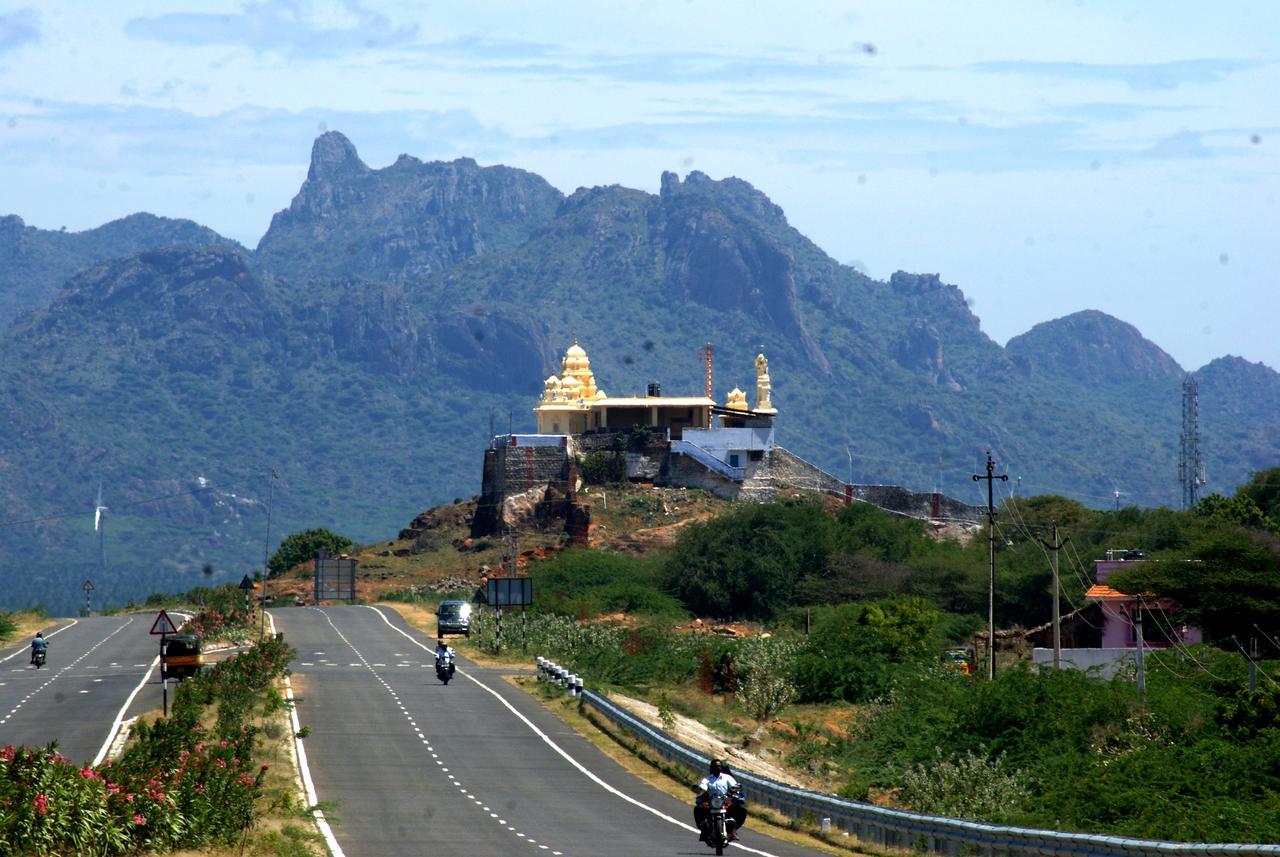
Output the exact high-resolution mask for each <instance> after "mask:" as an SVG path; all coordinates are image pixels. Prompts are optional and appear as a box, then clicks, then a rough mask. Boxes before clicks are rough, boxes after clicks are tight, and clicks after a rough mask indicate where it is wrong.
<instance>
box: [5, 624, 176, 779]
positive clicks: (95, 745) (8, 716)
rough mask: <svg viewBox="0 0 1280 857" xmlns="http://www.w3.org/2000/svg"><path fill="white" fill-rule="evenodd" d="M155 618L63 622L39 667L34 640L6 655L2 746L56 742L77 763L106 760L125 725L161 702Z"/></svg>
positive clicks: (48, 631)
mask: <svg viewBox="0 0 1280 857" xmlns="http://www.w3.org/2000/svg"><path fill="white" fill-rule="evenodd" d="M154 618H155V616H154V615H153V614H135V615H131V616H94V617H89V618H85V619H64V620H55V621H54V622H53V623H52V624H51V625H50V627H48V628H45V629H44V634H45V636H46V637H47V638H48V639H49V658H48V661H47V662H46V664H45V666H44V667H43V668H42V669H38V670H37V669H35V668H34V667H32V666H31V665H30V660H31V657H30V642H31V641H30V640H24V641H22V642H21V643H20V644H18V645H16V646H8V647H5V648H4V649H3V650H0V745H4V744H25V745H26V746H28V747H42V746H44V745H46V744H48V743H49V742H50V741H54V740H56V741H57V742H58V749H59V751H60V752H61V753H62V754H63V755H64V756H66V757H68V758H70V759H73V760H75V761H77V762H92V761H95V759H98V758H100V753H101V752H102V751H104V750H105V747H106V744H107V742H108V741H109V740H110V738H111V736H112V735H114V733H115V729H116V726H117V725H118V724H119V722H120V721H121V720H123V719H124V718H125V717H128V716H134V715H136V714H139V713H141V712H142V711H145V710H147V709H150V708H155V707H157V706H158V705H159V704H160V686H159V670H158V669H156V670H152V666H153V664H154V663H155V662H156V660H157V656H158V655H159V651H160V646H159V643H158V640H159V638H158V637H153V636H151V635H150V634H149V633H148V632H149V631H150V630H151V623H152V621H153V620H154ZM144 685H147V686H146V687H144Z"/></svg>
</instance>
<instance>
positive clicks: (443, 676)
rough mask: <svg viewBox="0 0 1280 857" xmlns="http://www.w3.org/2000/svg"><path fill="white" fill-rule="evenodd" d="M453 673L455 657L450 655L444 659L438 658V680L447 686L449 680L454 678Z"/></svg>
mask: <svg viewBox="0 0 1280 857" xmlns="http://www.w3.org/2000/svg"><path fill="white" fill-rule="evenodd" d="M453 671H454V666H453V655H451V654H449V655H445V656H444V657H440V658H436V678H438V679H440V681H442V682H444V683H445V684H448V683H449V679H451V678H453Z"/></svg>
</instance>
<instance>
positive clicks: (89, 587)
mask: <svg viewBox="0 0 1280 857" xmlns="http://www.w3.org/2000/svg"><path fill="white" fill-rule="evenodd" d="M84 591H85V592H92V591H93V581H92V580H86V581H85V582H84Z"/></svg>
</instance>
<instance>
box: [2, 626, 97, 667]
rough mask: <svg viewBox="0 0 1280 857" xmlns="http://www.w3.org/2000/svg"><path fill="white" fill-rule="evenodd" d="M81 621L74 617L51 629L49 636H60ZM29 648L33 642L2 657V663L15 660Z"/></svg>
mask: <svg viewBox="0 0 1280 857" xmlns="http://www.w3.org/2000/svg"><path fill="white" fill-rule="evenodd" d="M79 623H80V620H79V619H72V620H71V621H70V622H68V623H67V624H65V625H63V626H62V627H61V628H59V629H58V630H56V631H51V632H50V633H49V637H56V636H58V635H59V634H61V633H62V632H63V631H65V630H67V629H68V628H70V627H71V626H72V625H78V624H79ZM49 637H45V639H46V640H47V639H49ZM29 648H31V644H30V643H28V644H27V645H25V646H23V647H22V648H21V649H18V651H16V652H14V653H13V654H12V655H5V656H4V657H3V658H0V664H2V663H4V662H5V661H11V660H13V659H14V658H16V657H17V656H18V655H21V654H23V653H24V652H26V651H27V649H29Z"/></svg>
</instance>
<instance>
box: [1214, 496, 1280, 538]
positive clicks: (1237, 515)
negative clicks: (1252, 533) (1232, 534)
mask: <svg viewBox="0 0 1280 857" xmlns="http://www.w3.org/2000/svg"><path fill="white" fill-rule="evenodd" d="M1192 511H1193V512H1194V513H1195V514H1196V515H1198V516H1200V517H1202V518H1221V519H1222V520H1224V521H1231V522H1232V523H1235V524H1239V525H1240V526H1242V527H1249V528H1250V529H1255V530H1269V531H1270V532H1273V533H1280V527H1277V526H1276V522H1275V521H1274V520H1272V519H1271V517H1270V516H1268V515H1267V514H1266V513H1265V512H1263V511H1262V509H1260V508H1259V507H1258V504H1257V503H1256V502H1255V501H1254V499H1253V498H1252V497H1250V496H1249V495H1248V494H1245V493H1243V491H1237V492H1236V493H1235V494H1234V495H1232V496H1231V497H1224V496H1222V495H1221V494H1210V495H1209V496H1208V497H1205V498H1204V499H1202V500H1201V501H1200V502H1199V503H1196V505H1195V508H1194V509H1193V510H1192Z"/></svg>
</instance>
